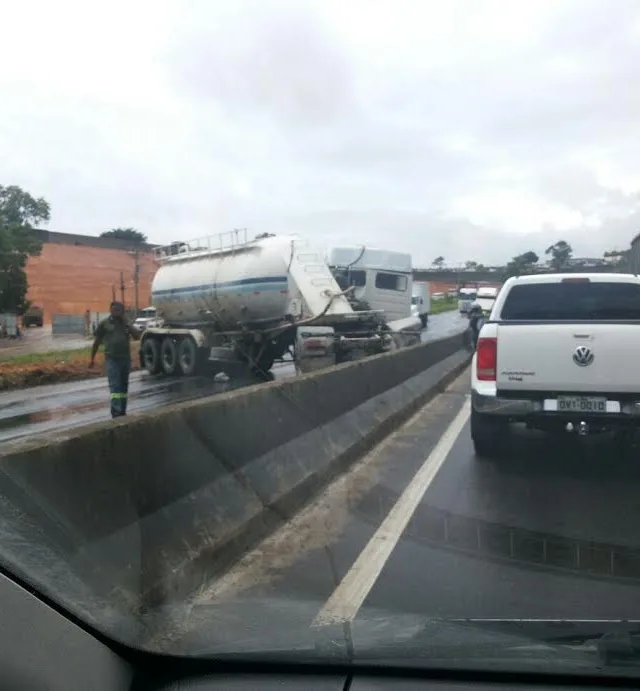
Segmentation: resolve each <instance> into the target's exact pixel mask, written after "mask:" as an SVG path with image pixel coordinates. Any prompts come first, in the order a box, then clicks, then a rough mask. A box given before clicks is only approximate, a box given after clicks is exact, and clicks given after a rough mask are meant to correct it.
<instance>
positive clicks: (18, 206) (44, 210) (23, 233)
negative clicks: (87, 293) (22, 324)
mask: <svg viewBox="0 0 640 691" xmlns="http://www.w3.org/2000/svg"><path fill="white" fill-rule="evenodd" d="M50 212H51V209H50V207H49V204H48V203H47V202H46V201H45V200H44V199H43V198H42V197H38V198H37V199H36V198H35V197H32V196H31V195H30V194H29V193H28V192H25V191H24V190H23V189H21V188H20V187H18V186H16V185H9V186H7V187H4V186H2V185H0V312H17V313H18V314H23V313H24V312H25V311H26V310H27V309H28V308H29V302H28V300H27V290H28V283H27V274H26V271H25V267H26V266H27V261H28V259H29V257H33V256H36V255H38V254H40V252H41V251H42V242H41V241H40V239H39V238H38V235H37V233H36V232H35V227H34V226H36V225H39V224H40V223H43V222H46V221H48V220H49V216H50Z"/></svg>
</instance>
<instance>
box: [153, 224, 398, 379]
mask: <svg viewBox="0 0 640 691" xmlns="http://www.w3.org/2000/svg"><path fill="white" fill-rule="evenodd" d="M155 256H156V261H157V262H158V264H159V268H158V270H157V272H156V274H155V276H154V278H153V282H152V286H151V302H152V304H153V306H154V307H155V308H156V310H157V314H158V319H157V321H155V322H150V323H149V324H148V325H147V328H146V329H145V331H144V334H143V335H142V338H141V341H140V361H141V365H142V367H143V368H144V369H146V370H147V371H148V372H150V373H152V374H157V373H160V372H164V374H166V375H184V376H192V375H195V374H198V373H200V372H201V371H203V370H204V369H207V368H208V369H210V370H216V369H217V370H218V371H228V370H229V368H231V367H233V366H235V365H238V364H242V365H246V366H248V367H249V368H250V369H252V370H254V371H256V372H260V373H266V372H268V371H269V370H270V369H271V367H272V365H273V363H274V361H275V360H278V359H282V357H283V356H284V355H285V354H286V353H287V352H292V353H293V356H294V360H295V363H296V369H297V370H298V371H302V372H305V371H309V370H314V369H319V368H322V367H327V366H330V365H331V364H335V363H338V362H344V361H347V360H351V359H358V358H360V357H364V356H367V355H371V354H375V353H380V352H384V351H385V350H389V349H391V348H393V347H395V345H396V344H395V343H394V341H393V338H392V335H391V330H390V328H389V325H388V324H387V323H386V321H385V317H384V313H383V312H382V311H381V310H371V309H361V305H358V302H357V300H355V299H354V297H353V288H350V287H348V288H347V289H346V290H343V289H341V288H340V287H339V286H338V284H337V283H336V280H335V278H334V276H333V274H332V273H331V271H330V269H329V267H328V266H327V264H326V262H325V261H324V258H323V256H322V253H321V252H320V251H319V250H317V249H316V248H314V247H313V246H311V245H310V244H309V243H308V242H306V241H305V240H302V239H300V238H297V237H292V236H273V235H263V236H259V237H257V238H255V239H254V240H251V241H248V240H247V236H246V231H232V232H230V233H222V234H219V235H214V236H210V237H206V238H202V239H200V240H196V241H192V242H188V243H173V244H172V245H169V246H167V247H161V248H157V249H156V250H155Z"/></svg>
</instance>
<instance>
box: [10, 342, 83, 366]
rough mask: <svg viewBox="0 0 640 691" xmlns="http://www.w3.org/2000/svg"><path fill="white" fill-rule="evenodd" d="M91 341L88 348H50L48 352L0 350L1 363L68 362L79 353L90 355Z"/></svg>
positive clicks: (39, 363) (38, 363) (48, 363)
mask: <svg viewBox="0 0 640 691" xmlns="http://www.w3.org/2000/svg"><path fill="white" fill-rule="evenodd" d="M90 351H91V343H90V342H88V343H87V347H86V348H72V349H70V350H50V351H48V352H46V353H20V354H19V355H15V354H11V353H6V354H4V353H3V352H2V350H0V364H5V365H18V366H19V365H41V364H47V365H50V364H55V363H58V362H68V361H69V360H70V359H72V358H74V357H77V356H78V355H83V354H84V355H85V356H86V357H87V358H88V357H89V353H90Z"/></svg>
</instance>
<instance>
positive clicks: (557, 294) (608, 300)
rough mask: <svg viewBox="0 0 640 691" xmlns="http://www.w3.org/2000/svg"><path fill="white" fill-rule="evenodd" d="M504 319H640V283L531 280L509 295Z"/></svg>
mask: <svg viewBox="0 0 640 691" xmlns="http://www.w3.org/2000/svg"><path fill="white" fill-rule="evenodd" d="M500 319H502V320H529V319H534V320H535V319H543V320H552V321H556V320H557V321H574V320H576V321H580V320H591V319H611V320H626V319H638V320H640V285H636V284H635V283H603V282H585V283H529V284H523V285H515V286H513V287H512V288H511V290H510V291H509V293H508V294H507V296H506V299H505V302H504V305H503V306H502V312H501V314H500Z"/></svg>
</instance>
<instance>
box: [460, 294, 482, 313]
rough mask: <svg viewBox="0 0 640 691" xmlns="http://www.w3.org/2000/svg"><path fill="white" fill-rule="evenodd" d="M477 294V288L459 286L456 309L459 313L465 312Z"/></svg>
mask: <svg viewBox="0 0 640 691" xmlns="http://www.w3.org/2000/svg"><path fill="white" fill-rule="evenodd" d="M477 294H478V289H477V288H460V290H459V292H458V310H459V312H460V314H467V312H468V311H469V310H470V309H471V305H472V304H473V303H474V302H475V299H476V296H477Z"/></svg>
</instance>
